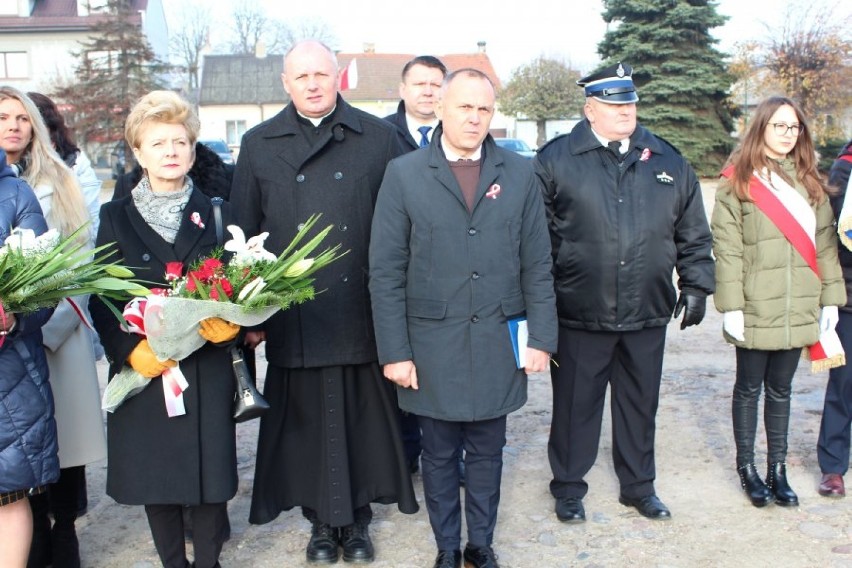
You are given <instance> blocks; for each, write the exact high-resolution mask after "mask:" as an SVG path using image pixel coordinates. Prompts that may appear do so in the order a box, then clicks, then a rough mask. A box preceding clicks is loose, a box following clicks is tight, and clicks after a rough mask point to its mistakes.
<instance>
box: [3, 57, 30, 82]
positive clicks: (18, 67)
mask: <svg viewBox="0 0 852 568" xmlns="http://www.w3.org/2000/svg"><path fill="white" fill-rule="evenodd" d="M28 76H29V73H28V66H27V52H26V51H0V78H2V79H24V78H26V77H28Z"/></svg>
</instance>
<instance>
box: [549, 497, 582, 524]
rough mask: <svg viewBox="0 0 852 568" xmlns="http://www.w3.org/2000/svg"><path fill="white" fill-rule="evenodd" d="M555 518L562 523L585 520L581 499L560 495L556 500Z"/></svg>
mask: <svg viewBox="0 0 852 568" xmlns="http://www.w3.org/2000/svg"><path fill="white" fill-rule="evenodd" d="M556 518H557V519H559V520H560V521H562V522H563V523H582V522H584V521H585V520H586V510H585V509H584V508H583V500H582V499H580V498H579V497H560V498H558V499H557V500H556Z"/></svg>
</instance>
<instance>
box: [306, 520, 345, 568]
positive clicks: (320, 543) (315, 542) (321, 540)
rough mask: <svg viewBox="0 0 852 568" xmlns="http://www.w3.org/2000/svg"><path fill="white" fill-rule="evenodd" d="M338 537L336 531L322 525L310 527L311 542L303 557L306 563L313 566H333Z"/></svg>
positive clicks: (336, 552)
mask: <svg viewBox="0 0 852 568" xmlns="http://www.w3.org/2000/svg"><path fill="white" fill-rule="evenodd" d="M339 545H340V537H339V536H338V534H337V529H336V528H334V527H332V526H331V525H326V524H324V523H314V524H313V526H312V527H311V540H309V541H308V548H307V549H306V550H305V555H306V556H307V558H308V562H312V563H314V564H334V563H335V562H337V557H338V554H339V552H338V550H337V548H338V546H339Z"/></svg>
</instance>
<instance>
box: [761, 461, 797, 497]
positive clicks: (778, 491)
mask: <svg viewBox="0 0 852 568" xmlns="http://www.w3.org/2000/svg"><path fill="white" fill-rule="evenodd" d="M766 485H767V487H769V490H770V491H772V493H773V494H774V495H775V502H776V503H778V504H779V505H781V506H782V507H796V506H798V505H799V497H798V496H797V495H796V492H795V491H793V490H792V489H791V488H790V484H789V483H787V464H786V463H784V462H775V463H771V464H769V472H768V473H767V475H766Z"/></svg>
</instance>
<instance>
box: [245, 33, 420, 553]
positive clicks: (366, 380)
mask: <svg viewBox="0 0 852 568" xmlns="http://www.w3.org/2000/svg"><path fill="white" fill-rule="evenodd" d="M282 80H283V83H284V88H285V90H286V91H287V93H288V94H289V95H290V98H291V102H290V104H288V105H287V106H286V107H285V108H284V110H282V111H281V112H280V113H279V114H277V115H276V116H274V117H272V118H271V119H269V120H267V121H265V122H263V123H261V124H259V125H258V126H256V127H254V128H252V129H251V130H249V131H248V132H246V134H245V136H244V137H243V141H242V145H241V148H240V155H239V159H238V161H237V168H236V171H235V173H234V185H233V190H232V192H231V203H232V204H233V207H234V209H235V210H236V212H237V217H238V219H239V224H240V226H241V227H242V228H243V230H244V231H245V233H246V235H247V236H252V235H256V234H258V233H260V232H264V231H268V232H269V237H268V238H267V240H266V247H267V249H268V250H270V251H272V252H274V253H276V254H278V253H280V252H281V251H282V250H283V249H284V248H285V247H286V246H287V244H288V243H289V242H290V240H291V239H292V238H293V236H294V235H295V234H296V232H297V230H298V228H299V227H300V226H301V224H302V223H304V222H305V221H306V220H307V219H308V218H309V217H310V216H311V215H314V214H317V213H320V214H322V218H321V219H320V223H319V225H320V226H322V227H325V226H328V225H331V226H332V227H333V229H332V231H331V232H330V233H329V236H328V238H327V243H326V244H327V245H328V246H332V245H335V244H338V243H340V245H341V247H342V249H343V250H345V251H348V252H347V254H346V255H345V256H343V257H342V258H341V259H339V260H337V261H336V262H335V263H334V264H332V265H331V266H329V267H327V268H325V269H323V270H321V271H319V272H317V273H316V274H315V277H316V280H315V282H314V287H315V289H316V290H317V291H319V292H320V293H319V294H317V296H316V298H315V299H314V300H311V301H309V302H306V303H304V304H301V305H297V306H292V307H291V308H289V309H287V310H284V311H282V312H280V313H278V314H277V315H275V316H273V317H272V318H271V319H270V320H268V321H267V322H266V323H265V324H264V325H263V326H262V328H261V329H259V330H255V331H251V332H249V333H248V334H247V340H248V341H250V342H259V341H262V340H265V341H266V358H267V361H268V363H269V365H268V369H267V375H266V384H265V390H264V396H265V397H266V399H267V400H268V401H269V403H270V404H271V406H272V408H271V410H270V412H269V413H267V414H266V415H265V416H264V417H263V418H261V423H260V435H259V439H258V450H257V466H256V469H255V477H254V493H253V496H252V505H251V512H250V515H249V521H250V522H252V523H267V522H269V521H271V520H273V519H275V517H277V516H278V515H279V514H280V512H281V511H285V510H288V509H291V508H293V507H295V506H301V507H302V512H303V514H304V515H305V517H306V518H307V519H308V520H309V521H311V523H312V531H311V538H310V541H309V543H308V546H307V550H306V555H307V559H308V561H310V562H320V563H332V562H336V561H337V559H338V556H339V550H338V547H339V546H342V547H343V558H344V560H346V561H350V562H370V561H372V560H373V558H374V552H373V545H372V542H371V540H370V535H369V531H368V526H369V523H370V520H371V518H372V510H371V507H370V503H373V502H377V503H385V504H387V503H398V507H399V509H400V510H401V511H402V512H404V513H414V512H416V511H417V509H418V506H417V502H416V499H415V496H414V490H413V486H412V484H411V476H410V475H409V474H408V471H407V468H406V463H405V455H404V452H403V449H402V442H401V437H400V432H399V424H398V422H397V419H396V410H395V407H396V401H395V399H394V393H393V389H392V385H390V384H389V383H388V382H387V381H386V380H385V379H384V377H383V376H382V373H381V369H380V368H379V365H378V362H377V355H376V344H375V338H374V337H375V336H374V332H373V320H372V316H371V308H370V299H369V292H368V290H367V272H368V262H367V247H368V243H369V239H370V224H371V221H372V217H373V206H374V205H375V202H376V195H377V193H378V191H379V185H380V184H381V181H382V176H383V175H384V171H385V167H386V166H387V164H388V162H389V161H390V160H391V159H393V158H395V157H396V156H398V155H399V154H400V152H401V149H400V148H399V143H398V142H397V136H396V133H395V131H394V128H393V126H392V125H390V124H388V123H387V122H386V121H384V120H382V119H380V118H376V117H374V116H371V115H369V114H367V113H365V112H362V111H360V110H357V109H355V108H353V107H352V106H350V105H349V104H347V103H346V102H345V101H344V100H343V99H342V98H341V97H340V96H339V95H338V92H337V86H338V67H337V58H336V57H335V56H334V53H333V52H332V51H331V50H329V49H328V48H327V47H326V46H325V45H323V44H321V43H319V42H317V41H303V42H299V43H297V44H296V45H295V46H294V47H293V48H292V49H291V50H290V51H289V52H288V53H287V55H286V56H285V58H284V73H283V75H282Z"/></svg>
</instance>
